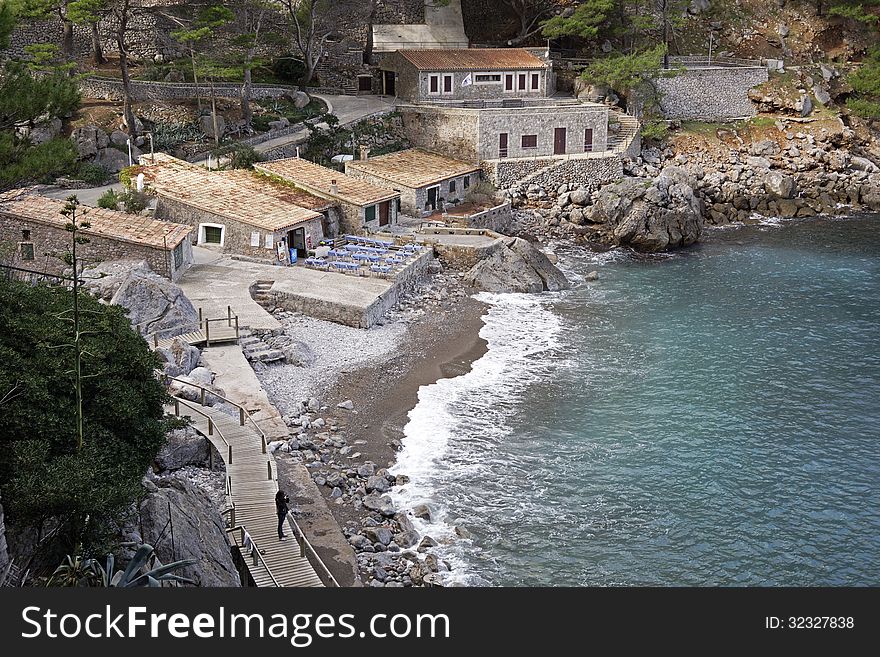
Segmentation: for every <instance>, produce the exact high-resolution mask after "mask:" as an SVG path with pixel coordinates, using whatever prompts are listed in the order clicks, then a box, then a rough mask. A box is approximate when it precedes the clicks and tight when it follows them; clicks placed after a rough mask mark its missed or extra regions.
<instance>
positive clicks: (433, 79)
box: [428, 75, 440, 94]
mask: <svg viewBox="0 0 880 657" xmlns="http://www.w3.org/2000/svg"><path fill="white" fill-rule="evenodd" d="M428 80H429V82H428V90H429V93H432V94H439V93H440V76H439V75H431V76H429V77H428Z"/></svg>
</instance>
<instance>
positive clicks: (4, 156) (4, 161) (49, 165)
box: [0, 132, 77, 187]
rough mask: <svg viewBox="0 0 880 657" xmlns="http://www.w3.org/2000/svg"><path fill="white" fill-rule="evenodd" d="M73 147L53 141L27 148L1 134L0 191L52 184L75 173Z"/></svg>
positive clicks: (68, 142) (13, 138)
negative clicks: (37, 183) (25, 185)
mask: <svg viewBox="0 0 880 657" xmlns="http://www.w3.org/2000/svg"><path fill="white" fill-rule="evenodd" d="M76 160H77V152H76V147H75V146H74V145H73V143H72V142H71V141H70V140H69V139H62V138H60V137H59V138H56V139H51V140H49V141H47V142H44V143H42V144H39V145H38V146H30V145H29V144H28V143H27V142H22V141H19V140H17V139H16V138H15V137H14V136H13V135H12V134H11V133H8V132H0V187H11V186H18V185H22V184H25V183H33V182H44V183H48V182H51V181H52V179H53V178H55V177H56V176H60V175H64V174H67V173H69V172H71V171H73V170H74V167H75V165H76Z"/></svg>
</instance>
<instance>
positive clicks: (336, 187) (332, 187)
mask: <svg viewBox="0 0 880 657" xmlns="http://www.w3.org/2000/svg"><path fill="white" fill-rule="evenodd" d="M330 193H331V194H338V193H339V185H337V184H336V178H334V179H333V180H331V181H330Z"/></svg>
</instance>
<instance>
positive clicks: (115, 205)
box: [98, 189, 122, 210]
mask: <svg viewBox="0 0 880 657" xmlns="http://www.w3.org/2000/svg"><path fill="white" fill-rule="evenodd" d="M121 197H122V195H121V194H117V193H116V190H114V189H108V190H107V191H106V192H104V193H103V194H101V196H100V197H99V198H98V207H99V208H104V209H105V210H118V209H119V202H120V200H121Z"/></svg>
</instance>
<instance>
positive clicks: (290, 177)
mask: <svg viewBox="0 0 880 657" xmlns="http://www.w3.org/2000/svg"><path fill="white" fill-rule="evenodd" d="M254 168H255V169H256V170H257V171H261V172H264V173H268V174H270V175H273V176H278V177H280V178H283V179H284V180H286V181H288V182H291V183H293V184H294V185H297V186H298V187H301V188H302V189H304V190H305V191H307V192H311V193H313V194H318V195H320V196H323V197H325V198H326V197H330V198H335V199H339V200H340V201H341V202H343V203H349V204H352V205H359V206H367V205H374V204H376V203H381V202H382V201H390V200H392V199H395V198H398V197H399V196H400V193H399V192H395V191H394V190H393V189H388V188H385V187H379V186H377V185H372V184H370V183H368V182H366V181H365V180H361V179H360V178H352V177H351V176H346V175H345V174H344V173H340V172H339V171H336V170H335V169H328V168H327V167H322V166H320V165H319V164H315V163H314V162H309V161H308V160H303V159H301V158H291V159H287V160H274V161H272V162H260V163H259V164H255V165H254ZM333 181H335V182H336V188H337V189H336V191H335V192H332V191H330V185H331V184H332V183H333Z"/></svg>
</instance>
